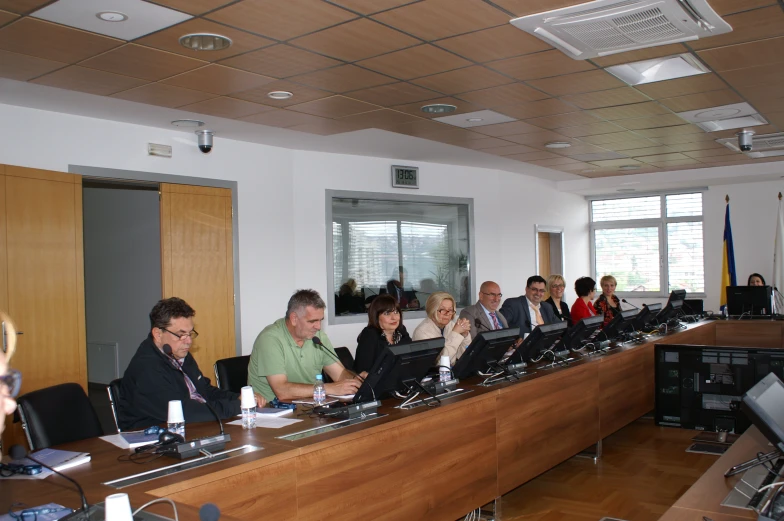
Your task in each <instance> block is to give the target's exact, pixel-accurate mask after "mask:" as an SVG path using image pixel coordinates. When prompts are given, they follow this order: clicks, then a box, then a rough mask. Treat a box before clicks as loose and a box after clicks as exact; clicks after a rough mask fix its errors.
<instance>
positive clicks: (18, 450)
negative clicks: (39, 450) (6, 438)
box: [8, 445, 90, 519]
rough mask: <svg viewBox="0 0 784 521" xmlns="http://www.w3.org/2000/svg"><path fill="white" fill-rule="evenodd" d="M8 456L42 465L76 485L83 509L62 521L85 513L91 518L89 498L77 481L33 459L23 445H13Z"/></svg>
mask: <svg viewBox="0 0 784 521" xmlns="http://www.w3.org/2000/svg"><path fill="white" fill-rule="evenodd" d="M8 454H9V455H10V456H11V459H13V460H20V459H24V458H27V459H29V460H30V461H32V462H34V463H36V464H38V465H41V466H42V467H44V468H46V469H49V470H51V471H52V472H54V473H55V474H57V475H58V476H60V477H61V478H65V479H67V480H68V481H70V482H71V483H73V484H74V485H76V488H77V490H78V491H79V495H80V496H81V500H82V508H81V510H77V511H76V512H75V513H74V514H70V515H69V516H66V517H64V518H61V519H73V518H72V517H71V516H74V515H75V514H81V513H84V514H85V515H87V516H89V509H90V507H89V505H88V504H87V496H85V495H84V489H83V488H82V486H81V485H80V484H79V483H77V482H76V480H75V479H73V478H69V477H68V476H66V475H65V474H63V473H62V472H59V471H57V470H55V469H53V468H52V467H50V466H49V465H47V464H46V463H43V462H41V461H38V460H37V459H35V458H34V457H32V456H31V455H30V454H29V453H28V452H27V450H26V449H25V448H24V447H22V446H21V445H12V446H11V448H10V449H8Z"/></svg>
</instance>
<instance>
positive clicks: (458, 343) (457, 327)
mask: <svg viewBox="0 0 784 521" xmlns="http://www.w3.org/2000/svg"><path fill="white" fill-rule="evenodd" d="M425 311H426V312H427V318H426V319H424V320H423V321H422V322H421V323H420V324H419V325H418V326H417V328H416V329H415V330H414V337H413V338H414V341H417V340H428V339H430V338H440V337H443V338H444V341H445V342H446V344H445V345H444V349H442V350H441V356H446V355H449V362H450V364H452V365H454V363H455V361H456V360H457V359H458V358H460V356H461V355H462V354H463V353H464V352H465V348H466V347H468V344H470V343H471V335H470V331H471V323H470V322H469V320H468V319H466V318H461V319H460V320H458V321H457V322H455V321H453V320H452V317H454V316H455V311H456V306H455V299H454V298H453V297H452V295H450V294H449V293H447V292H446V291H436V292H435V293H433V294H432V295H430V297H428V299H427V302H426V303H425Z"/></svg>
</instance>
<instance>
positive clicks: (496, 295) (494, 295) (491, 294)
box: [482, 291, 504, 298]
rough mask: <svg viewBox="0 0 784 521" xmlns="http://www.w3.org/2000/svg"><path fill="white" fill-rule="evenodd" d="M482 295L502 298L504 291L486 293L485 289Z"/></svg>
mask: <svg viewBox="0 0 784 521" xmlns="http://www.w3.org/2000/svg"><path fill="white" fill-rule="evenodd" d="M482 295H487V296H488V297H492V298H501V297H503V296H504V294H503V293H485V292H484V291H483V292H482Z"/></svg>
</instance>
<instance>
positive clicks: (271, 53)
mask: <svg viewBox="0 0 784 521" xmlns="http://www.w3.org/2000/svg"><path fill="white" fill-rule="evenodd" d="M340 63H341V62H339V61H337V60H333V59H332V58H327V57H326V56H320V55H318V54H314V53H312V52H309V51H303V50H302V49H297V48H296V47H291V46H290V45H285V44H279V45H273V46H271V47H265V48H263V49H260V50H258V51H253V52H249V53H246V54H242V55H240V56H235V57H234V58H229V59H227V60H223V61H222V62H221V65H228V66H229V67H236V68H238V69H243V70H246V71H250V72H255V73H257V74H264V75H265V76H272V77H274V78H288V77H289V76H296V75H297V74H305V73H308V72H313V71H317V70H321V69H326V68H327V67H334V66H336V65H340Z"/></svg>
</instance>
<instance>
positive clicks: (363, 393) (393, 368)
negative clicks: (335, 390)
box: [353, 338, 444, 403]
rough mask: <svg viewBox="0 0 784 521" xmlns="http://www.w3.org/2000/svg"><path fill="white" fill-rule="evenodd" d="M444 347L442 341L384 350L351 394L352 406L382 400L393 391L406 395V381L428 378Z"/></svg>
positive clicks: (425, 341) (423, 341) (416, 343)
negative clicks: (353, 393)
mask: <svg viewBox="0 0 784 521" xmlns="http://www.w3.org/2000/svg"><path fill="white" fill-rule="evenodd" d="M443 348H444V339H443V338H432V339H429V340H420V341H418V342H411V343H410V344H398V345H394V346H388V347H385V348H384V350H383V351H382V352H381V356H379V357H378V359H376V361H375V363H374V364H373V368H372V369H371V370H370V371H369V372H368V375H367V378H365V381H364V382H363V383H362V385H361V386H360V388H359V390H358V391H357V394H355V395H354V400H353V401H354V403H362V402H366V401H370V400H373V399H381V398H384V397H387V396H390V395H392V394H393V393H394V392H395V391H400V392H403V393H406V392H407V388H408V386H407V385H406V382H409V381H411V380H416V381H417V382H419V381H420V380H422V379H423V378H424V377H425V376H427V373H428V371H429V370H430V368H431V367H433V366H435V365H436V362H437V358H438V355H439V354H440V353H441V350H442V349H443Z"/></svg>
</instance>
